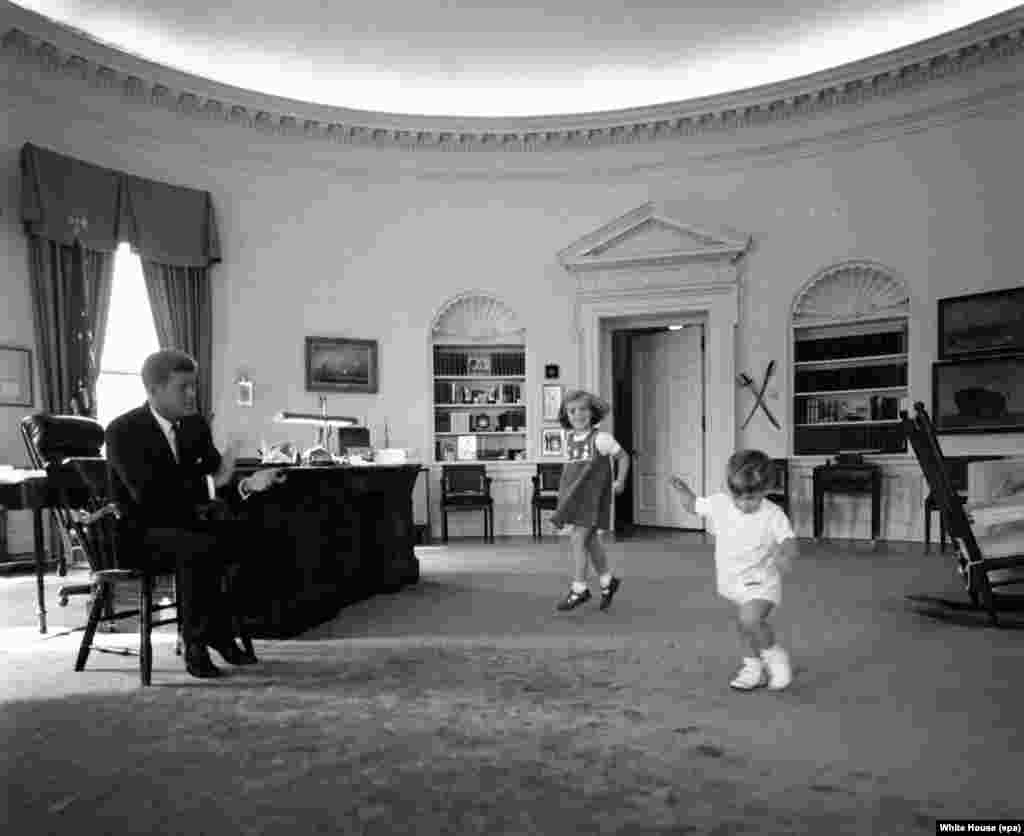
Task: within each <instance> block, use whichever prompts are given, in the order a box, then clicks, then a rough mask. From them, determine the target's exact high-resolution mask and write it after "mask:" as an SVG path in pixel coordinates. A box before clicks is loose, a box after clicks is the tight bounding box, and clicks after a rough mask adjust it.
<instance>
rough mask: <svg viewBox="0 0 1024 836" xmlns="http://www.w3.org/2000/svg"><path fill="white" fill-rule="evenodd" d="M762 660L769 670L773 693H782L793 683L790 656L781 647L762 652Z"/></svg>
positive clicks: (769, 680) (769, 681)
mask: <svg viewBox="0 0 1024 836" xmlns="http://www.w3.org/2000/svg"><path fill="white" fill-rule="evenodd" d="M761 659H762V660H763V661H764V666H765V667H766V668H767V669H768V687H769V688H770V689H771V690H772V691H781V690H782V689H783V688H785V687H787V686H788V685H789V683H790V682H792V681H793V669H792V668H791V667H790V664H789V654H788V653H786V651H785V650H784V649H783V648H781V647H779V645H775V646H774V647H769V648H768V649H767V650H762V651H761Z"/></svg>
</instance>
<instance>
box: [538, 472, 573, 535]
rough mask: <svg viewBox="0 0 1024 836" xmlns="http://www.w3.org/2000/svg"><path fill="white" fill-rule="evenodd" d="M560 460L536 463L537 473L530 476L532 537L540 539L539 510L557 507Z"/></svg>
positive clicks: (552, 509) (549, 509)
mask: <svg viewBox="0 0 1024 836" xmlns="http://www.w3.org/2000/svg"><path fill="white" fill-rule="evenodd" d="M564 466H565V465H564V464H562V463H561V462H557V463H548V464H538V465H537V473H536V475H534V476H531V477H530V481H532V482H533V493H532V494H531V495H530V510H531V512H532V518H531V522H532V526H533V539H534V540H540V539H541V538H542V536H543V535H542V533H541V524H540V523H541V511H554V510H555V508H557V507H558V485H559V483H560V482H561V481H562V469H563V468H564Z"/></svg>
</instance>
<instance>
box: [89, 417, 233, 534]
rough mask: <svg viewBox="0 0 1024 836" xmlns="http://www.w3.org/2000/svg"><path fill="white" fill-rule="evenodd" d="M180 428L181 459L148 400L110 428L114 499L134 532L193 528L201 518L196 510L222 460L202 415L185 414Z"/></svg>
mask: <svg viewBox="0 0 1024 836" xmlns="http://www.w3.org/2000/svg"><path fill="white" fill-rule="evenodd" d="M175 432H176V435H177V442H178V444H177V446H178V460H177V461H176V460H175V458H174V454H173V453H172V452H171V447H170V445H169V444H168V442H167V436H165V435H164V432H163V430H162V429H161V428H160V425H159V424H158V423H157V420H156V418H155V417H154V416H153V413H152V411H151V410H150V408H149V405H148V404H143V405H142V406H140V407H138V408H137V409H133V410H131V411H130V412H126V413H125V414H124V415H121V416H119V417H117V418H115V419H114V420H113V421H111V422H110V424H109V425H108V426H107V429H106V433H105V437H106V444H107V461H108V462H109V464H110V470H111V478H112V480H113V491H114V498H115V499H116V501H117V502H118V504H119V505H120V506H121V510H122V513H123V515H124V524H125V526H126V527H127V528H128V529H129V530H140V529H144V528H150V527H154V526H169V527H185V528H188V527H191V526H192V525H194V524H195V523H196V522H197V521H198V519H199V518H198V514H197V509H198V508H199V507H200V506H201V505H203V504H206V503H208V502H209V493H208V490H207V486H206V476H207V475H208V474H213V473H216V471H217V469H218V468H219V467H220V463H221V456H220V453H218V452H217V448H216V447H214V445H213V437H212V436H211V434H210V426H209V424H207V422H206V419H204V418H203V417H202V416H201V415H193V416H188V417H186V418H183V419H182V420H181V421H180V422H179V424H178V425H177V426H176V428H175Z"/></svg>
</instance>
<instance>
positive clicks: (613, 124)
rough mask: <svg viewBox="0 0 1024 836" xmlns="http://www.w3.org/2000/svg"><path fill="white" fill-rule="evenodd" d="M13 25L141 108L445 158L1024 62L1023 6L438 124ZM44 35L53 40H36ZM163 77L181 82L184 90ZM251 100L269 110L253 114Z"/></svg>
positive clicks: (613, 134) (742, 117)
mask: <svg viewBox="0 0 1024 836" xmlns="http://www.w3.org/2000/svg"><path fill="white" fill-rule="evenodd" d="M15 8H16V7H15ZM26 15H27V16H26ZM6 17H7V18H9V19H15V20H18V21H20V22H21V23H22V26H21V27H19V26H17V25H10V23H9V22H8V25H7V27H6V28H5V29H3V30H2V36H0V49H2V51H3V52H4V53H5V54H7V55H9V56H12V57H13V59H14V60H15V61H17V62H20V63H23V64H26V65H28V66H29V67H31V68H32V69H37V70H39V71H40V72H42V73H44V74H45V73H56V74H60V75H63V76H68V77H73V78H76V79H79V80H80V81H82V82H83V83H87V84H89V85H91V86H93V87H96V88H101V89H107V90H110V91H112V92H114V93H119V94H120V95H122V96H124V97H125V98H126V99H129V100H131V101H132V102H134V103H148V104H149V105H150V106H152V107H155V108H162V109H167V110H171V111H174V112H176V113H178V114H180V115H182V116H186V117H191V118H197V119H204V120H209V121H221V122H225V123H233V124H236V125H242V126H245V127H248V128H251V129H253V130H257V131H261V132H264V133H271V134H276V135H281V136H284V137H294V138H298V139H308V140H319V141H323V142H332V143H341V144H345V145H356V146H377V147H391V148H415V149H434V150H437V151H477V152H488V151H504V152H529V151H545V152H550V151H553V150H558V149H567V150H571V149H580V148H589V147H599V146H607V145H622V144H637V143H648V142H652V141H656V140H666V139H674V140H685V139H686V138H688V137H696V136H702V135H706V134H714V133H718V132H735V131H737V130H741V129H743V128H748V127H755V126H761V125H764V124H768V123H775V122H780V121H786V120H790V119H794V118H806V117H808V116H816V115H820V114H825V113H829V112H832V111H835V110H838V109H844V108H849V107H856V106H859V105H861V104H863V103H865V102H867V101H869V100H872V99H877V98H885V97H891V96H895V95H899V94H902V93H904V92H906V91H909V90H915V89H918V88H921V87H924V86H927V85H929V84H933V83H935V82H939V81H942V80H944V79H948V78H949V77H951V76H956V75H958V74H962V73H966V72H969V71H971V70H973V69H975V68H977V67H981V66H984V65H988V64H993V63H1006V62H1009V61H1019V60H1020V58H1021V55H1022V54H1024V8H1022V7H1019V8H1017V9H1014V10H1011V11H1009V12H1006V13H1004V14H1002V15H997V16H995V17H992V18H988V19H986V20H983V21H980V22H979V23H976V24H973V25H971V26H967V27H964V28H962V29H959V30H956V31H954V32H950V33H947V34H946V35H942V36H939V37H937V38H932V39H930V40H927V41H922V42H921V43H918V44H915V45H913V46H910V47H907V48H905V49H901V50H894V51H892V52H889V53H885V54H884V55H880V56H876V57H874V58H869V59H866V60H863V61H858V62H854V63H851V64H847V65H844V66H842V67H839V68H836V69H833V70H828V71H825V72H822V73H816V74H813V75H808V76H804V77H802V78H798V79H794V80H791V81H788V82H783V83H780V84H772V85H763V86H761V87H756V88H752V89H750V90H745V91H741V92H737V93H729V94H724V95H721V96H710V97H706V98H703V99H695V100H689V101H684V102H674V103H669V104H664V105H657V106H652V107H645V108H632V109H627V110H617V111H607V112H601V113H592V114H579V115H567V116H550V117H537V118H529V117H522V118H519V117H517V118H512V119H499V118H483V117H477V118H468V117H467V118H456V117H447V118H433V117H424V116H414V115H401V114H384V113H373V112H368V111H356V110H349V109H345V108H324V107H320V106H315V105H312V104H303V103H301V102H294V101H291V100H287V99H279V98H276V97H270V96H260V95H258V94H253V93H251V92H249V91H243V90H240V89H238V88H231V87H227V86H226V85H219V84H217V83H215V82H212V81H208V80H205V79H202V78H199V77H196V76H190V75H187V74H184V73H178V72H176V71H171V70H169V69H168V68H165V67H161V66H160V65H156V64H152V63H148V62H144V61H140V60H139V59H136V58H134V57H133V56H130V55H128V54H127V53H125V52H121V51H119V50H116V49H113V48H111V47H108V46H106V45H102V44H100V43H99V42H97V41H94V40H92V39H88V38H86V37H84V36H82V35H80V34H78V33H75V32H73V31H72V30H70V29H67V28H65V27H60V26H58V25H57V24H54V23H53V22H51V21H47V20H46V19H45V18H42V17H39V16H36V15H32V14H31V13H27V12H25V10H17V14H15V12H14V11H12V10H11V9H10V7H8V11H7V13H6ZM30 23H33V24H35V25H30ZM0 25H2V21H0ZM27 29H32V30H33V32H31V33H30V32H28V31H26V30H27ZM41 31H42V32H46V34H42V35H41V34H37V33H38V32H41ZM87 56H88V57H87ZM96 56H103V58H102V59H100V58H98V57H96ZM125 67H128V68H130V69H123V68H125ZM156 78H159V79H170V78H174V79H176V80H177V82H180V86H172V84H168V83H163V81H161V80H154V79H156ZM177 82H175V83H176V84H177ZM204 90H205V91H213V92H212V93H211V92H202V91H204ZM254 101H259V102H262V104H261V105H257V106H254V105H253V102H254ZM325 114H326V115H325Z"/></svg>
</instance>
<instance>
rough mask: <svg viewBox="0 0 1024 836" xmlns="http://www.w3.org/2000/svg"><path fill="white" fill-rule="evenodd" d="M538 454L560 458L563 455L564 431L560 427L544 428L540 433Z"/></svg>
mask: <svg viewBox="0 0 1024 836" xmlns="http://www.w3.org/2000/svg"><path fill="white" fill-rule="evenodd" d="M540 454H541V455H542V456H561V455H564V454H565V430H563V429H562V428H561V427H545V428H544V429H542V430H541V431H540Z"/></svg>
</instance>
